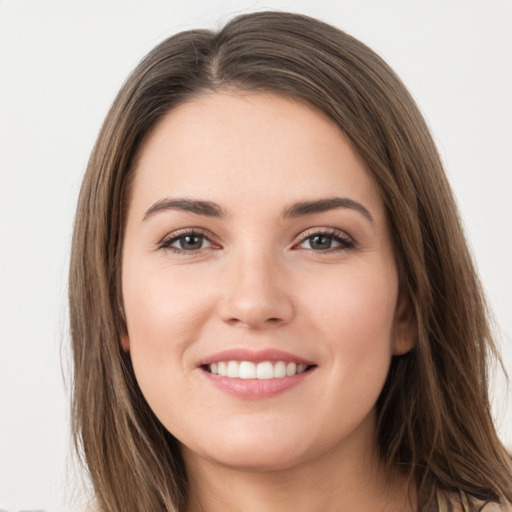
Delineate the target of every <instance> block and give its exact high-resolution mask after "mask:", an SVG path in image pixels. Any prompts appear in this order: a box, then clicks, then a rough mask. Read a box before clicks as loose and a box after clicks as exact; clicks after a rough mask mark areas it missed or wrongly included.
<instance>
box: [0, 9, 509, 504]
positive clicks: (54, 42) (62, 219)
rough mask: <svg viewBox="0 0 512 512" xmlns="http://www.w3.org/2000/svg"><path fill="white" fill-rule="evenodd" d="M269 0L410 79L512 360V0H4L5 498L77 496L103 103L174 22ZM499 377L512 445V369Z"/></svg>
mask: <svg viewBox="0 0 512 512" xmlns="http://www.w3.org/2000/svg"><path fill="white" fill-rule="evenodd" d="M265 8H277V9H281V10H293V11H298V12H302V13H305V14H310V15H312V16H315V17H319V18H322V19H324V20H325V21H328V22H330V23H332V24H335V25H337V26H338V27H340V28H342V29H344V30H346V31H348V32H349V33H351V34H353V35H355V36H356V37H358V38H360V39H361V40H363V41H364V42H366V43H367V44H368V45H370V46H371V47H372V48H374V49H375V50H376V51H378V52H379V53H380V54H381V55H382V56H383V57H384V58H385V59H386V60H387V61H388V62H389V63H390V64H391V65H392V66H393V67H394V68H395V70H396V71H397V72H398V74H399V75H400V76H401V77H402V78H403V80H404V81H405V83H406V85H407V86H408V87H409V88H410V90H411V91H412V93H413V95H414V96H415V98H416V99H417V101H418V103H419V104H420V107H421V108H422V110H423V112H424V114H425V116H426V118H427V120H428V122H429V123H430V126H431V128H432V130H433V132H434V135H435V138H436V140H437V142H438V144H439V147H440V150H441V153H442V156H443V158H444V161H445V163H446V167H447V170H448V173H449V176H450V179H451V182H452V184H453V186H454V188H455V192H456V195H457V198H458V201H459V204H460V208H461V211H462V215H463V219H464V222H465V224H466V227H467V232H468V236H469V239H470V243H471V246H472V247H473V250H474V254H475V257H476V260H477V262H478V266H479V268H480V271H481V275H482V278H483V282H484V285H485V288H486V290H487V292H488V294H489V298H490V304H491V306H492V307H493V309H494V311H495V314H496V318H497V323H498V325H499V327H500V328H501V330H502V333H503V340H504V345H505V344H506V345H507V346H508V348H506V347H505V348H504V357H505V359H506V364H507V366H508V368H509V369H511V368H512V350H511V349H510V344H511V337H512V307H511V305H510V301H511V298H512V271H511V266H512V213H511V211H512V207H511V198H512V149H511V147H512V121H511V120H512V1H511V0H430V1H428V2H425V1H419V0H402V1H400V0H366V1H365V0H331V1H327V0H324V1H319V0H316V1H306V0H304V1H298V0H297V1H285V0H267V1H266V2H264V1H252V2H251V1H227V0H225V1H221V0H186V1H170V0H144V1H143V0H83V1H79V0H73V1H70V0H0V294H1V298H0V508H2V506H3V507H6V508H9V509H10V510H18V509H22V508H24V509H30V508H32V509H36V508H37V509H46V510H48V511H56V510H66V511H69V510H71V509H72V507H71V506H70V505H69V504H66V503H67V502H69V501H70V499H71V498H72V497H73V495H74V494H73V489H74V488H76V487H77V481H78V480H77V477H76V475H75V474H74V473H73V471H72V465H71V464H70V461H69V452H70V450H69V435H68V425H67V422H68V407H67V405H68V398H69V397H68V393H67V391H66V385H65V383H64V380H63V372H62V368H61V366H62V365H63V366H64V374H66V371H67V369H66V368H67V362H66V361H67V360H68V358H69V352H68V348H67V344H68V333H67V313H66V274H67V266H68V254H69V243H70V233H71V224H72V219H73V214H74V206H75V202H76V197H77V192H78V188H79V184H80V180H81V176H82V173H83V171H84V169H85V166H86V162H87V158H88V154H89V152H90V150H91V148H92V145H93V142H94V140H95V137H96V134H97V132H98V129H99V127H100V124H101V122H102V120H103V117H104V116H105V114H106V111H107V108H108V107H109V104H110V103H111V101H112V99H113V97H114V95H115V93H116V92H117V90H118V88H119V87H120V85H121V83H122V82H123V80H124V79H125V77H126V75H127V74H128V72H129V71H130V70H131V69H132V68H133V67H134V66H135V65H136V64H137V62H138V61H139V59H140V58H141V57H142V56H144V55H145V54H146V53H147V52H148V51H149V50H150V49H151V48H152V47H153V46H154V45H155V44H156V43H158V42H160V41H161V40H162V39H163V38H164V37H166V36H168V35H170V34H172V33H174V32H176V31H180V30H184V29H187V28H194V27H211V28H215V27H217V26H218V25H219V24H221V23H222V22H224V21H226V20H227V19H228V18H229V17H230V16H232V15H233V14H237V13H241V12H246V11H251V10H262V9H265ZM91 321H93V319H91ZM61 352H62V354H63V355H62V359H61ZM496 388H497V391H496V397H497V398H496V404H497V407H496V416H497V418H498V421H499V425H500V428H501V434H502V437H503V439H504V440H505V441H506V443H507V444H508V445H509V446H511V447H512V410H511V406H510V404H509V405H506V402H505V384H504V381H503V380H499V381H498V384H497V385H496ZM75 494H76V493H75ZM78 501H79V500H78Z"/></svg>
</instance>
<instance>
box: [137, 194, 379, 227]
mask: <svg viewBox="0 0 512 512" xmlns="http://www.w3.org/2000/svg"><path fill="white" fill-rule="evenodd" d="M337 208H346V209H349V210H355V211H356V212H358V213H360V214H362V215H363V216H364V217H366V219H367V220H369V221H370V222H371V223H372V224H374V223H375V221H374V219H373V217H372V215H371V213H370V212H369V211H368V210H367V209H366V208H365V207H364V206H363V205H362V204H361V203H358V202H357V201H354V200H353V199H349V198H348V197H331V198H328V199H317V200H312V201H301V202H298V203H295V204H293V205H291V206H289V207H287V208H285V210H284V211H283V213H282V217H283V218H285V219H286V218H296V217H302V216H305V215H313V214H315V213H322V212H327V211H330V210H335V209H337ZM167 210H178V211H185V212H191V213H195V214H197V215H205V216H207V217H217V218H222V217H226V211H225V210H224V209H223V208H222V207H221V206H220V205H218V204H217V203H214V202H212V201H201V200H197V199H171V198H164V199H160V200H159V201H157V202H156V203H154V204H153V205H152V206H151V207H150V208H149V209H148V210H147V211H146V213H145V214H144V218H143V220H147V219H149V218H150V217H152V216H153V215H155V214H156V213H158V212H161V211H167Z"/></svg>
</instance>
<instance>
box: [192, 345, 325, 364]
mask: <svg viewBox="0 0 512 512" xmlns="http://www.w3.org/2000/svg"><path fill="white" fill-rule="evenodd" d="M220 361H251V362H252V363H262V362H263V361H272V362H277V361H284V362H285V363H296V364H304V365H306V366H311V365H314V364H315V363H313V361H308V360H307V359H304V358H303V357H299V356H296V355H295V354H292V353H290V352H285V351H283V350H279V349H272V348H267V349H263V350H249V349H246V348H233V349H229V350H223V351H222V352H217V353H215V354H212V355H211V356H207V357H205V358H204V359H201V360H200V361H199V362H198V363H197V366H206V365H209V364H212V363H218V362H220Z"/></svg>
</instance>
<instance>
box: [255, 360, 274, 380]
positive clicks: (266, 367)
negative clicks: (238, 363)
mask: <svg viewBox="0 0 512 512" xmlns="http://www.w3.org/2000/svg"><path fill="white" fill-rule="evenodd" d="M256 378H257V379H273V378H274V367H273V365H272V363H271V362H270V361H265V362H264V363H258V364H257V365H256Z"/></svg>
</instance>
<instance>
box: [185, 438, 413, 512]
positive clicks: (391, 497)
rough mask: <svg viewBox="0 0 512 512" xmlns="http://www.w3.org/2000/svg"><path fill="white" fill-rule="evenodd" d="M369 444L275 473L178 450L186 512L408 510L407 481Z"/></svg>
mask: <svg viewBox="0 0 512 512" xmlns="http://www.w3.org/2000/svg"><path fill="white" fill-rule="evenodd" d="M375 446H376V445H373V446H371V447H370V449H368V448H367V447H368V445H366V447H364V446H357V444H354V443H351V444H350V443H349V444H348V446H347V445H343V444H342V445H340V446H337V447H335V448H333V449H331V450H329V451H328V452H327V453H324V454H322V455H320V456H318V457H316V458H315V459H314V460H307V461H306V462H301V463H298V464H293V465H291V466H290V467H284V468H278V469H270V470H269V469H268V468H267V469H264V470H262V469H261V468H244V469H240V468H234V467H230V466H229V465H224V464H219V463H218V462H216V461H212V460H207V459H203V458H201V457H197V456H195V455H193V454H192V453H191V452H189V451H188V450H187V449H186V448H184V457H185V461H186V464H187V471H188V474H189V497H190V499H189V506H188V508H187V512H228V511H229V512H267V511H269V510H272V511H273V512H292V511H293V512H303V511H304V512H331V511H332V512H349V511H350V512H353V511H354V510H357V511H358V512H391V511H393V512H412V511H414V510H415V505H412V504H413V503H415V501H414V500H415V496H414V489H413V485H412V484H411V482H409V480H408V478H407V477H404V476H403V475H401V474H399V473H398V472H397V471H394V470H390V469H389V468H387V467H385V466H384V465H383V464H382V463H381V462H380V459H379V457H378V456H377V454H376V450H375Z"/></svg>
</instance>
